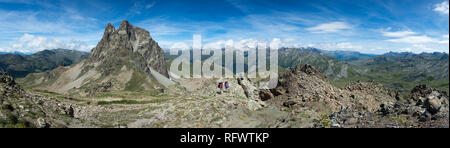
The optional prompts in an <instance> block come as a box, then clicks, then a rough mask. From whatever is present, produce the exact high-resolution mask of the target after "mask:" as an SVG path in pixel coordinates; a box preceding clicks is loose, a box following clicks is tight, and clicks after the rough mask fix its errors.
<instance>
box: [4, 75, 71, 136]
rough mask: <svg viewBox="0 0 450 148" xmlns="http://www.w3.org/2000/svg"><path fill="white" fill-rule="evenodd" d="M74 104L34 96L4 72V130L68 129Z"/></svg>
mask: <svg viewBox="0 0 450 148" xmlns="http://www.w3.org/2000/svg"><path fill="white" fill-rule="evenodd" d="M74 115H75V114H74V107H73V106H72V105H71V104H63V103H58V102H57V101H55V100H52V99H49V98H46V97H42V96H38V95H34V94H31V93H28V92H26V91H24V90H23V89H21V87H20V86H19V85H18V84H17V83H16V82H15V80H14V79H13V78H12V77H11V76H9V75H8V74H6V73H0V128H2V127H8V128H28V127H37V128H50V127H60V128H61V127H67V124H68V123H67V122H63V121H71V120H72V119H73V117H74Z"/></svg>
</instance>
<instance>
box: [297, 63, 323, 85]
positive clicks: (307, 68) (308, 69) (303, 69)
mask: <svg viewBox="0 0 450 148" xmlns="http://www.w3.org/2000/svg"><path fill="white" fill-rule="evenodd" d="M292 73H294V74H300V73H306V74H308V75H311V76H316V77H318V78H320V79H322V80H324V81H328V78H327V76H326V75H325V74H323V73H322V72H320V71H319V70H318V69H316V68H315V67H314V66H312V65H309V64H300V65H297V66H296V67H295V68H294V69H293V70H292Z"/></svg>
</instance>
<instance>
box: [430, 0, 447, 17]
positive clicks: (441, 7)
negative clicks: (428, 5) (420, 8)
mask: <svg viewBox="0 0 450 148" xmlns="http://www.w3.org/2000/svg"><path fill="white" fill-rule="evenodd" d="M448 8H449V3H448V1H444V2H442V3H439V4H436V5H435V6H434V9H433V10H434V11H436V12H438V13H440V14H442V15H448V14H449V10H448Z"/></svg>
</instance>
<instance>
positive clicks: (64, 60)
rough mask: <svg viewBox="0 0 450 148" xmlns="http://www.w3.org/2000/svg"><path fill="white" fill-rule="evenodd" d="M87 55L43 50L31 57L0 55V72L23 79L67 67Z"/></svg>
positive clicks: (70, 51)
mask: <svg viewBox="0 0 450 148" xmlns="http://www.w3.org/2000/svg"><path fill="white" fill-rule="evenodd" d="M88 54H89V53H87V52H80V51H75V50H67V49H53V50H44V51H40V52H37V53H35V54H31V55H25V54H20V53H16V54H11V53H8V54H0V71H5V72H8V73H9V74H11V75H12V76H13V77H16V78H18V77H19V78H20V77H25V76H26V75H28V74H30V73H37V72H43V71H47V70H52V69H55V68H57V67H59V66H69V65H72V64H75V63H78V62H80V61H81V60H82V59H85V58H86V57H87V55H88Z"/></svg>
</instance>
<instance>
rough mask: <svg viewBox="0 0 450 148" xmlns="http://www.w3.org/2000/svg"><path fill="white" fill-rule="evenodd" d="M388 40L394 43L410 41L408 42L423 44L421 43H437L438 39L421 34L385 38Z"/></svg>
mask: <svg viewBox="0 0 450 148" xmlns="http://www.w3.org/2000/svg"><path fill="white" fill-rule="evenodd" d="M387 41H389V42H395V43H410V44H423V43H439V42H440V41H439V40H436V39H434V38H430V37H428V36H426V35H422V36H405V37H401V38H396V39H389V40H387Z"/></svg>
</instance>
